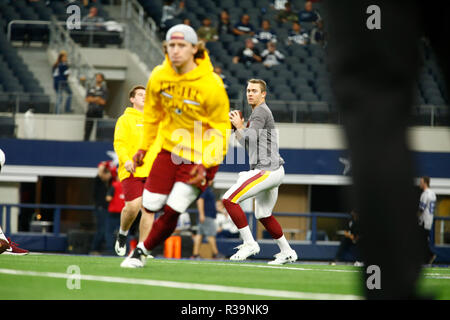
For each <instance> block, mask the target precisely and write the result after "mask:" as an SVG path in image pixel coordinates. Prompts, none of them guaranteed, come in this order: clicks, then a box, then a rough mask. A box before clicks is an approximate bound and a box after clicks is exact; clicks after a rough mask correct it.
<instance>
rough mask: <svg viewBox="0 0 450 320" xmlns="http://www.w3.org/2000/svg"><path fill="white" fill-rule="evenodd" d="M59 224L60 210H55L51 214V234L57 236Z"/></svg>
mask: <svg viewBox="0 0 450 320" xmlns="http://www.w3.org/2000/svg"><path fill="white" fill-rule="evenodd" d="M60 224H61V208H60V207H58V208H55V212H54V213H53V234H54V235H55V236H59V229H60Z"/></svg>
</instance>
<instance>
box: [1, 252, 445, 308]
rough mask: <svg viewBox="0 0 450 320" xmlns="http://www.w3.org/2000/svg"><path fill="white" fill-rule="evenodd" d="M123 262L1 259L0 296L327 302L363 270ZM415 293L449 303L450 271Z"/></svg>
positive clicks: (429, 271) (355, 293)
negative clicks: (124, 265) (137, 266)
mask: <svg viewBox="0 0 450 320" xmlns="http://www.w3.org/2000/svg"><path fill="white" fill-rule="evenodd" d="M122 260H123V259H122V258H118V257H94V256H74V255H45V254H30V255H28V256H22V257H17V256H8V255H0V299H2V300H5V299H133V300H136V299H152V300H159V299H163V300H186V299H187V300H197V299H199V300H209V299H214V300H223V299H226V300H239V299H258V300H259V299H261V300H263V299H264V300H266V299H277V300H285V299H320V300H328V299H358V298H361V295H362V291H361V289H360V275H361V273H360V272H361V270H362V268H359V267H353V266H347V265H337V266H329V265H323V264H322V265H319V264H304V263H301V264H300V263H295V264H289V265H285V266H269V265H267V263H266V262H264V261H261V262H255V261H251V262H246V263H236V262H230V261H219V260H218V261H212V260H172V259H149V260H147V264H146V266H145V267H144V268H141V269H123V268H120V267H119V265H120V262H121V261H122ZM70 266H75V267H72V269H75V270H80V275H81V276H80V277H81V280H79V281H78V279H77V278H75V275H74V274H73V273H68V268H69V267H70ZM69 271H70V269H69ZM381 281H382V279H381ZM420 291H421V292H422V293H427V294H430V293H431V294H433V295H434V296H435V297H436V298H437V299H450V269H449V268H426V269H424V270H423V276H422V278H421V280H420Z"/></svg>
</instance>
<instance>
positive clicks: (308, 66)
mask: <svg viewBox="0 0 450 320" xmlns="http://www.w3.org/2000/svg"><path fill="white" fill-rule="evenodd" d="M140 2H141V3H142V4H143V5H144V8H145V9H146V11H147V13H148V14H149V15H150V16H151V17H153V18H154V19H155V21H157V22H158V23H159V21H160V14H161V10H162V5H163V1H162V0H156V1H150V2H151V3H152V5H149V4H148V1H143V0H142V1H140ZM270 3H271V1H269V0H258V1H256V0H236V1H233V0H232V1H219V0H214V1H212V0H207V1H206V2H205V1H200V0H190V1H189V2H187V4H186V6H187V9H188V10H185V12H184V15H185V16H186V17H188V18H189V19H190V20H191V21H201V19H202V17H203V15H204V12H208V13H211V12H214V13H217V14H218V13H219V12H220V11H221V10H222V9H227V10H228V12H229V13H230V17H231V20H232V21H231V22H232V24H234V23H236V22H237V21H238V20H239V17H240V15H241V14H243V13H244V12H245V13H248V14H249V15H250V19H251V23H252V24H253V25H254V26H255V28H259V26H260V23H261V20H262V19H268V20H269V21H270V22H271V24H272V28H273V29H274V30H275V31H276V33H277V36H278V42H277V48H278V49H279V50H280V51H281V52H283V53H284V54H285V56H286V58H285V62H284V64H282V65H281V66H276V67H274V68H271V69H266V68H264V67H262V66H261V65H260V64H253V65H251V66H244V65H243V64H238V65H235V64H232V63H230V61H231V57H232V56H233V55H235V54H236V50H237V49H238V48H240V47H241V46H242V38H239V37H235V36H234V35H222V36H221V38H220V42H214V43H208V44H207V49H208V50H209V52H210V55H211V57H212V59H213V60H214V62H215V63H217V64H219V65H220V66H222V68H223V69H224V72H228V73H229V74H230V76H228V80H230V81H232V85H231V86H230V88H229V89H228V92H229V94H230V98H231V99H237V98H238V95H237V92H239V91H242V89H239V86H240V87H242V86H244V85H245V80H246V77H247V76H250V75H251V76H257V77H259V78H262V79H264V80H266V82H267V84H268V88H269V91H271V90H272V92H271V93H272V94H271V95H270V96H271V97H272V98H273V99H277V100H278V99H280V100H285V101H286V103H285V105H286V108H279V107H277V108H275V109H277V110H274V113H277V112H281V113H283V112H285V110H286V109H289V110H290V112H291V114H292V115H293V114H294V111H295V112H297V113H296V114H298V115H299V117H297V120H294V119H292V118H290V119H287V118H286V117H285V113H283V116H281V114H280V116H278V119H286V121H287V122H292V121H299V119H303V120H305V121H306V120H307V121H313V122H328V121H334V120H333V119H338V118H339V116H338V115H337V110H336V105H335V103H334V100H333V94H332V90H331V85H330V82H329V72H328V68H327V65H326V50H325V49H324V48H323V47H321V46H320V45H304V46H300V45H295V44H294V45H290V46H287V45H286V44H285V40H286V37H287V34H288V29H287V27H286V25H284V26H283V25H280V24H279V23H278V22H277V21H276V20H275V15H274V13H273V11H271V10H269V5H270ZM291 3H292V6H293V8H294V10H296V11H298V10H301V9H303V8H304V4H305V0H294V1H291ZM214 5H215V6H216V7H215V8H214ZM320 6H321V4H320V3H315V7H317V8H318V9H319V11H320ZM186 11H187V12H186ZM210 16H211V17H214V18H213V24H214V25H217V23H216V14H210ZM322 18H323V19H326V17H325V16H322ZM193 26H194V27H196V26H195V25H193ZM302 26H303V29H304V30H310V29H312V28H313V27H314V25H313V24H311V23H309V24H308V23H304V24H303V25H302ZM256 46H257V47H258V48H259V49H260V50H263V49H264V46H263V45H262V44H257V45H256ZM421 51H422V55H423V57H424V59H425V67H424V71H423V77H421V80H420V85H419V88H420V90H419V96H418V97H419V99H418V102H419V103H422V104H433V105H443V104H445V103H447V102H448V95H447V93H446V92H445V83H444V79H443V77H442V74H441V72H440V70H439V68H438V65H437V63H436V58H435V56H434V54H433V52H432V50H431V49H430V47H429V46H428V45H427V44H426V43H423V44H422V45H421ZM234 81H237V82H238V83H234ZM294 97H296V99H297V100H298V101H303V102H304V103H300V104H296V105H294V104H292V103H290V102H289V101H288V100H290V99H293V98H294ZM313 106H314V107H313ZM327 113H328V114H327ZM422 117H423V114H422ZM442 118H445V117H444V116H442ZM279 121H280V120H279Z"/></svg>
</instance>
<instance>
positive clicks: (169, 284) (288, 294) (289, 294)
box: [0, 269, 362, 300]
mask: <svg viewBox="0 0 450 320" xmlns="http://www.w3.org/2000/svg"><path fill="white" fill-rule="evenodd" d="M0 273H3V274H10V275H19V276H34V277H47V278H61V279H68V278H70V279H74V277H75V275H74V274H68V273H57V272H36V271H22V270H12V269H0ZM79 279H80V280H88V281H101V282H110V283H121V284H137V285H145V286H155V287H166V288H176V289H190V290H192V289H193V290H201V291H216V292H226V293H237V294H250V295H257V296H269V297H277V298H291V299H308V300H359V299H362V297H359V296H355V295H350V294H332V293H313V292H296V291H285V290H270V289H258V288H242V287H232V286H221V285H212V284H198V283H189V282H175V281H161V280H149V279H135V278H119V277H105V276H94V275H83V274H82V275H80V276H79Z"/></svg>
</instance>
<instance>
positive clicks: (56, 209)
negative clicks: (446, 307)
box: [0, 204, 450, 246]
mask: <svg viewBox="0 0 450 320" xmlns="http://www.w3.org/2000/svg"><path fill="white" fill-rule="evenodd" d="M12 208H19V209H20V208H24V209H49V210H52V214H53V219H52V223H53V234H54V235H55V236H58V235H59V234H60V231H61V213H62V210H76V211H93V210H94V206H86V205H84V206H81V205H60V204H0V222H2V221H3V214H6V219H5V222H6V223H5V225H4V229H3V231H4V233H6V234H8V233H10V232H11V209H12ZM188 212H190V213H196V212H197V210H188ZM47 213H48V212H47ZM245 213H246V215H247V218H248V220H249V227H250V230H251V231H252V233H253V236H254V237H255V239H256V233H257V232H256V231H257V229H256V227H257V220H256V218H255V215H254V214H253V212H245ZM273 215H274V216H276V217H297V218H309V219H311V221H310V228H309V229H310V231H311V239H310V243H311V244H313V245H315V244H317V242H318V240H317V219H318V218H335V219H349V218H350V214H347V213H324V212H311V213H286V212H274V213H273ZM433 221H434V222H433V227H432V229H431V232H430V239H431V245H433V246H434V245H435V241H434V236H435V230H434V229H435V226H436V221H450V217H445V216H434V217H433ZM441 244H442V243H441Z"/></svg>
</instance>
